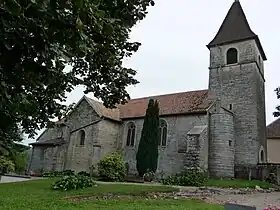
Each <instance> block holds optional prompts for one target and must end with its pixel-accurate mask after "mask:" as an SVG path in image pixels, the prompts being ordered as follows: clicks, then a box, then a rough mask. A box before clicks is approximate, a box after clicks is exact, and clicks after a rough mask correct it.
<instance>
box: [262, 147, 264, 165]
mask: <svg viewBox="0 0 280 210" xmlns="http://www.w3.org/2000/svg"><path fill="white" fill-rule="evenodd" d="M261 162H262V163H263V162H264V152H263V150H262V151H261Z"/></svg>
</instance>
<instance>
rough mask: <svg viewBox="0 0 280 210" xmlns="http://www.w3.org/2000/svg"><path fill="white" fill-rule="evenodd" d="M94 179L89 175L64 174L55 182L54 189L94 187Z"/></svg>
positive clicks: (66, 189) (65, 189)
mask: <svg viewBox="0 0 280 210" xmlns="http://www.w3.org/2000/svg"><path fill="white" fill-rule="evenodd" d="M93 184H94V182H93V180H92V179H91V178H90V177H88V176H80V175H71V176H64V177H63V178H61V179H60V180H58V181H56V182H55V183H54V184H53V189H54V190H64V191H68V190H77V189H83V188H88V187H92V186H93Z"/></svg>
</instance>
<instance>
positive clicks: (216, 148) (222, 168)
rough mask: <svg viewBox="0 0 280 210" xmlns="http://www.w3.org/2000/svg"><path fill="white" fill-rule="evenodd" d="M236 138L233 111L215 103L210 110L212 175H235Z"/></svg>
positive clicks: (227, 176) (210, 163) (228, 176)
mask: <svg viewBox="0 0 280 210" xmlns="http://www.w3.org/2000/svg"><path fill="white" fill-rule="evenodd" d="M234 140H235V138H234V118H233V113H231V112H229V111H227V110H225V109H224V108H222V107H221V106H216V105H215V106H214V107H213V109H212V110H211V112H210V138H209V176H210V177H225V178H230V177H234V158H235V157H234V144H235V141H234Z"/></svg>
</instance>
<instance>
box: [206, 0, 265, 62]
mask: <svg viewBox="0 0 280 210" xmlns="http://www.w3.org/2000/svg"><path fill="white" fill-rule="evenodd" d="M249 39H255V41H256V43H257V45H258V47H259V50H260V53H261V55H262V57H263V59H264V60H266V59H267V58H266V55H265V53H264V50H263V48H262V46H261V43H260V40H259V38H258V36H257V35H256V34H255V33H254V32H253V31H252V30H251V28H250V25H249V23H248V21H247V18H246V15H245V13H244V11H243V9H242V6H241V4H240V2H239V1H235V2H234V3H233V4H232V6H231V8H230V9H229V11H228V13H227V15H226V17H225V19H224V21H223V23H222V25H221V27H220V29H219V31H218V33H217V34H216V36H215V38H214V39H213V40H212V41H211V42H210V43H209V44H208V45H207V47H208V48H211V47H214V46H216V45H223V44H227V43H232V42H237V41H243V40H249Z"/></svg>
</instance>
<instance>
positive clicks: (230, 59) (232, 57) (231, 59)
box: [227, 48, 238, 64]
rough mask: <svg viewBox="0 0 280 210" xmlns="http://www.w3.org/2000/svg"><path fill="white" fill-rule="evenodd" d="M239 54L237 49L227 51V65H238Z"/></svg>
mask: <svg viewBox="0 0 280 210" xmlns="http://www.w3.org/2000/svg"><path fill="white" fill-rule="evenodd" d="M237 57H238V52H237V49H235V48H230V49H229V50H228V51H227V64H233V63H237Z"/></svg>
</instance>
